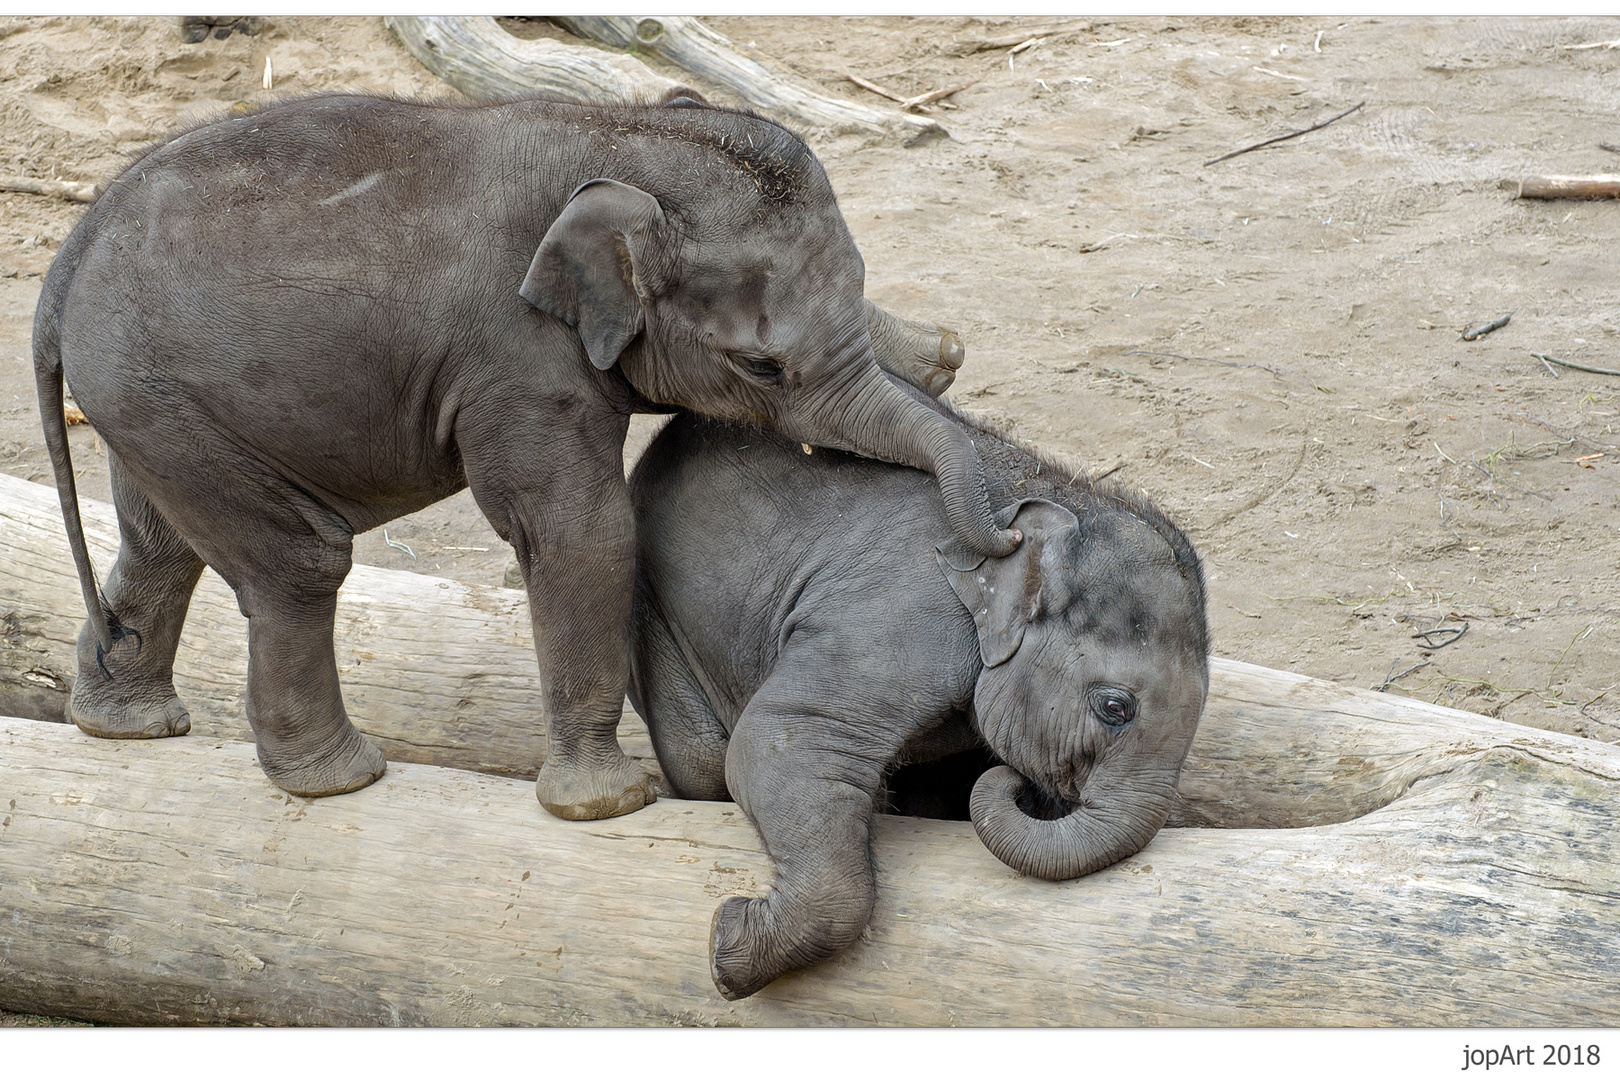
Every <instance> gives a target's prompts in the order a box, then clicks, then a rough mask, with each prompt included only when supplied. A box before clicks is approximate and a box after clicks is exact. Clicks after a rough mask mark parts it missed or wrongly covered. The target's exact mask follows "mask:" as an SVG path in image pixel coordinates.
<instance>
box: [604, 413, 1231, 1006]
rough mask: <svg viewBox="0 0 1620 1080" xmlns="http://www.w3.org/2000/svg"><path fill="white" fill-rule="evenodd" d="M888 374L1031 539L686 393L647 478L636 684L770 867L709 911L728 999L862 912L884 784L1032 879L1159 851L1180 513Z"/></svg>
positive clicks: (1198, 637)
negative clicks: (690, 399)
mask: <svg viewBox="0 0 1620 1080" xmlns="http://www.w3.org/2000/svg"><path fill="white" fill-rule="evenodd" d="M891 389H893V390H894V392H895V393H897V394H901V395H903V396H906V397H908V398H910V399H911V400H912V401H913V403H914V404H916V406H917V407H918V408H923V409H927V410H928V411H929V412H930V413H932V414H933V415H935V416H937V417H939V418H941V419H943V420H945V421H946V422H947V423H948V424H949V425H950V426H951V427H952V428H953V429H954V430H955V431H956V432H957V434H958V436H959V437H960V438H961V439H962V440H964V441H972V442H973V443H976V444H977V447H978V453H979V455H980V457H981V458H982V459H983V460H984V462H985V475H986V477H987V480H988V482H989V492H990V496H991V499H992V501H993V502H995V503H996V504H998V505H1002V506H1003V507H1004V508H1003V509H1002V510H1001V511H1000V513H999V514H998V516H997V524H998V525H1000V526H1002V527H1007V526H1009V525H1012V526H1017V527H1018V528H1019V529H1021V530H1022V531H1023V533H1024V535H1025V537H1026V539H1025V540H1024V542H1023V544H1022V545H1021V546H1020V547H1019V548H1018V549H1017V550H1016V551H1014V552H1012V553H1011V554H1009V555H1006V556H1001V557H997V556H991V557H986V556H984V555H981V554H979V553H977V552H974V551H972V550H970V549H968V548H967V547H965V546H964V545H963V544H962V543H961V542H960V541H959V540H956V539H954V538H953V537H952V535H951V526H950V523H949V522H948V520H947V515H945V514H944V513H943V512H942V511H941V508H940V506H939V500H938V498H937V497H936V495H935V490H934V481H933V480H932V479H930V478H929V477H928V476H926V475H925V474H923V473H920V472H916V471H913V470H909V469H900V468H894V467H891V466H885V465H881V464H877V463H875V462H870V461H861V460H858V459H854V458H850V457H846V456H844V455H841V454H816V455H814V456H812V457H805V456H804V455H803V454H801V453H799V451H798V448H797V447H795V446H792V445H791V444H787V443H784V442H783V441H782V440H781V439H780V438H779V437H777V436H774V435H770V434H767V433H764V432H761V431H759V430H757V429H748V428H744V427H739V426H731V425H726V424H720V423H715V422H712V421H708V420H703V419H700V418H698V417H694V416H691V415H683V416H678V417H676V418H675V420H673V421H672V422H671V423H670V424H669V426H668V427H666V428H665V429H664V431H663V432H662V433H661V434H660V435H659V436H658V438H657V439H655V440H654V441H653V443H652V445H651V446H650V447H649V448H648V449H647V451H646V453H645V454H644V455H643V456H642V458H641V461H640V463H639V464H638V465H637V467H636V470H635V473H634V474H633V475H632V477H631V484H630V486H631V496H632V498H633V500H634V502H635V508H636V522H637V538H638V540H637V577H636V598H635V610H634V616H633V620H632V640H631V644H632V650H633V651H632V656H631V687H630V696H631V700H632V701H633V702H634V704H635V706H636V710H637V712H639V713H640V714H641V715H642V717H644V718H645V719H646V721H647V727H648V730H649V732H650V733H651V735H652V742H653V747H654V749H655V750H656V752H657V754H658V760H659V764H660V765H661V766H662V767H663V770H664V773H665V776H666V777H667V778H668V780H669V782H670V783H671V785H672V786H673V787H674V789H675V791H676V792H677V794H679V795H681V796H682V797H685V798H701V799H724V798H728V797H731V798H735V799H736V800H737V802H738V803H739V804H740V805H741V806H742V808H743V809H744V810H745V811H746V812H747V813H748V815H749V817H750V818H752V819H753V821H754V823H755V824H756V825H757V826H758V828H759V831H760V834H761V836H762V837H763V838H764V841H765V847H766V849H767V850H768V851H769V852H770V854H771V857H772V858H773V859H774V860H775V862H776V866H777V875H778V876H777V881H776V885H775V887H774V888H773V890H772V891H771V894H770V896H769V897H768V898H766V899H753V900H747V899H742V898H738V897H733V898H731V899H728V900H727V901H726V902H725V903H723V904H722V905H721V906H720V907H719V909H718V910H717V911H716V913H715V916H714V925H713V929H712V935H711V936H712V940H711V948H712V974H713V975H714V980H715V984H716V985H717V986H718V987H719V988H720V991H721V993H723V994H725V995H726V996H727V997H729V998H737V997H745V996H747V995H749V994H752V993H754V992H755V991H757V990H759V989H760V988H761V987H763V986H765V985H766V984H767V983H769V982H770V981H771V980H772V979H774V978H776V977H777V976H779V975H781V974H783V973H784V972H787V971H790V970H792V969H794V968H798V967H803V966H805V965H807V964H811V963H815V962H816V961H819V960H823V959H826V958H827V957H828V956H830V955H832V954H833V953H834V952H836V951H837V950H839V949H841V948H843V947H845V946H847V945H848V944H849V943H850V942H852V941H853V940H854V939H855V937H857V936H858V935H859V934H860V932H861V930H862V928H863V927H865V926H866V924H867V921H868V919H869V917H870V915H871V911H872V905H873V902H874V897H875V892H874V876H873V869H872V862H871V854H870V851H869V836H870V830H871V820H872V814H873V812H874V807H875V805H876V804H880V803H882V802H884V801H885V800H887V801H888V803H889V805H890V806H891V807H892V808H894V809H897V810H899V811H901V812H904V813H930V814H934V815H942V812H943V813H946V814H948V813H950V812H951V811H952V810H953V809H954V810H955V812H956V813H957V814H958V815H961V816H967V814H964V813H963V811H970V813H971V817H972V819H973V822H974V826H975V828H976V830H977V831H978V834H979V836H980V838H981V839H982V840H983V841H984V843H985V845H986V846H987V847H989V849H990V850H991V851H992V852H993V853H994V854H995V855H996V856H997V857H998V858H1000V859H1001V860H1002V861H1004V862H1006V863H1007V864H1008V865H1010V866H1012V867H1014V868H1015V869H1018V870H1020V871H1022V872H1024V873H1027V874H1031V875H1035V876H1039V877H1045V878H1051V879H1065V878H1072V877H1077V876H1079V875H1082V874H1087V873H1090V872H1092V871H1094V870H1097V869H1100V868H1102V867H1104V866H1107V865H1109V864H1110V863H1113V862H1116V861H1118V860H1119V859H1122V858H1124V857H1126V856H1128V855H1130V854H1132V853H1134V852H1136V851H1138V850H1139V849H1141V848H1142V847H1143V846H1144V845H1145V844H1146V843H1147V842H1148V841H1149V840H1151V839H1152V837H1153V835H1154V833H1155V832H1157V831H1158V829H1159V828H1160V827H1161V826H1162V825H1163V824H1164V823H1165V820H1166V818H1167V817H1168V815H1169V814H1170V812H1171V809H1172V807H1173V806H1174V805H1175V801H1176V785H1177V781H1178V778H1179V774H1180V770H1181V765H1182V762H1183V760H1184V759H1185V757H1186V755H1187V750H1188V747H1189V746H1190V745H1191V743H1192V739H1193V734H1194V732H1195V730H1196V728H1197V724H1198V717H1199V713H1200V711H1201V710H1202V708H1203V704H1204V699H1205V696H1206V694H1207V692H1208V688H1209V669H1208V648H1209V644H1208V632H1207V628H1206V623H1205V614H1204V584H1203V572H1202V569H1201V567H1200V564H1199V560H1198V556H1197V555H1196V553H1195V552H1194V551H1193V549H1192V546H1191V545H1190V544H1189V543H1188V542H1187V540H1186V538H1185V537H1184V536H1183V535H1182V533H1181V532H1180V531H1179V530H1178V529H1177V528H1176V527H1175V526H1174V525H1173V524H1171V523H1170V521H1169V520H1168V519H1166V518H1165V516H1164V515H1163V514H1162V513H1160V512H1159V511H1158V510H1157V509H1155V508H1154V507H1153V506H1152V505H1151V504H1149V503H1148V502H1147V501H1146V500H1145V499H1143V498H1142V497H1141V496H1139V495H1136V494H1134V493H1131V492H1128V491H1126V490H1124V489H1121V488H1117V487H1114V486H1111V485H1110V486H1097V485H1094V484H1092V483H1091V482H1090V481H1089V480H1087V479H1086V478H1085V477H1084V476H1076V475H1074V474H1073V473H1071V472H1070V471H1068V470H1067V469H1064V468H1063V467H1061V466H1059V465H1057V464H1055V463H1054V462H1052V461H1049V460H1046V459H1043V458H1040V457H1037V456H1035V455H1033V454H1031V453H1029V452H1028V451H1025V450H1023V449H1021V448H1019V447H1017V446H1014V445H1013V444H1012V443H1011V442H1009V441H1007V440H1005V439H1002V438H1000V437H998V436H997V435H996V434H995V433H994V432H992V431H989V430H987V429H985V428H982V427H980V426H979V425H977V424H974V423H973V422H972V421H970V420H968V419H966V418H964V417H962V416H960V415H958V414H956V413H954V412H953V411H951V410H950V409H948V408H946V407H945V406H942V405H940V404H939V403H937V402H933V401H929V400H927V399H925V398H923V397H922V395H921V394H918V393H916V392H914V391H911V390H910V389H909V388H905V389H902V388H900V387H898V386H895V387H891ZM981 774H982V775H981ZM975 778H977V784H974V779H975ZM953 785H954V788H953ZM970 786H971V788H972V791H971V799H969V797H968V789H969V787H970Z"/></svg>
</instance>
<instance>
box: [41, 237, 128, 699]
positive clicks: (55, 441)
mask: <svg viewBox="0 0 1620 1080" xmlns="http://www.w3.org/2000/svg"><path fill="white" fill-rule="evenodd" d="M84 236H85V230H82V229H76V230H74V232H73V234H72V235H71V236H69V237H68V240H67V242H66V243H64V244H63V245H62V249H61V250H60V251H58V252H57V256H56V259H55V260H54V261H53V262H52V264H51V269H50V272H49V273H47V274H46V275H45V283H44V287H43V288H42V289H41V290H40V294H39V305H38V306H37V307H36V308H35V309H34V386H35V388H36V389H37V391H38V394H39V419H40V425H41V427H43V428H44V431H45V447H46V449H47V451H49V453H50V455H51V468H52V470H53V471H54V472H55V473H56V494H57V497H58V498H59V499H60V500H61V502H62V521H63V523H64V524H65V525H66V526H67V534H68V547H69V548H70V549H71V550H72V552H73V565H74V566H76V567H77V568H78V571H79V587H80V588H81V589H82V590H83V591H84V606H85V610H86V611H88V612H89V613H90V625H91V626H92V627H94V628H95V633H96V661H97V663H99V664H100V665H101V669H102V671H103V672H106V670H107V667H106V659H105V657H106V653H107V651H108V650H109V649H111V648H112V646H113V642H115V641H117V640H118V639H120V638H122V637H124V636H125V634H126V633H127V631H126V630H125V628H124V627H123V626H122V625H121V624H120V623H119V621H118V616H117V615H115V614H114V613H113V612H112V610H111V608H110V607H109V606H108V604H107V598H106V596H105V595H104V594H103V593H102V591H101V588H100V586H99V585H98V584H97V583H96V569H95V567H94V566H92V565H91V564H90V549H89V547H88V546H87V545H86V544H85V542H84V522H83V521H82V520H81V519H80V517H79V490H78V485H77V484H76V483H75V482H74V479H73V454H72V451H71V449H70V448H69V446H68V437H67V416H66V415H65V414H64V412H63V407H62V386H63V381H64V380H63V374H62V318H61V315H62V306H63V301H64V300H65V299H66V294H67V291H68V288H69V286H70V285H71V284H72V282H73V269H74V266H75V264H76V263H77V261H78V259H77V255H78V253H79V252H78V250H77V249H79V248H81V247H82V246H83V243H84ZM109 677H110V673H109Z"/></svg>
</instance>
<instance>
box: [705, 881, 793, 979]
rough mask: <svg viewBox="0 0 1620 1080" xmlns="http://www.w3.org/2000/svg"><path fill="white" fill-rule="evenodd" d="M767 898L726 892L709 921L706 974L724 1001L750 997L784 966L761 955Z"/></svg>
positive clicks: (782, 970) (784, 969)
mask: <svg viewBox="0 0 1620 1080" xmlns="http://www.w3.org/2000/svg"><path fill="white" fill-rule="evenodd" d="M766 916H767V901H765V900H758V899H754V900H751V899H748V898H747V897H743V896H729V897H727V898H726V899H725V900H724V901H723V902H722V903H721V904H720V906H719V907H717V908H715V909H714V918H713V919H711V920H710V921H709V976H710V977H711V978H712V979H714V986H715V989H717V990H719V991H720V996H721V997H723V998H725V999H726V1000H727V1001H738V1000H740V999H742V998H745V997H751V996H753V995H754V994H757V993H759V992H760V991H761V990H763V989H765V987H767V986H769V985H770V983H771V981H772V980H773V979H775V978H776V977H777V976H778V975H781V974H783V973H784V972H785V971H786V970H787V968H785V967H771V966H769V965H767V964H765V963H764V962H763V958H762V957H761V956H760V952H761V949H760V942H761V941H762V940H763V939H764V932H763V929H762V928H761V927H759V926H758V925H756V924H757V923H759V922H761V921H763V919H764V918H766Z"/></svg>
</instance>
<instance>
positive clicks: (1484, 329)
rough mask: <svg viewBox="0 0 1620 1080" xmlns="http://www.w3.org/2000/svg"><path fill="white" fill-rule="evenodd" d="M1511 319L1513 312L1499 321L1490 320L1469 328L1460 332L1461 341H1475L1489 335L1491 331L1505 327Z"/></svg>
mask: <svg viewBox="0 0 1620 1080" xmlns="http://www.w3.org/2000/svg"><path fill="white" fill-rule="evenodd" d="M1512 318H1513V312H1511V311H1510V312H1508V313H1507V314H1506V315H1503V316H1502V317H1501V318H1500V319H1492V320H1491V321H1490V322H1488V323H1481V324H1480V325H1479V326H1470V327H1469V328H1468V329H1467V330H1464V331H1463V332H1462V339H1463V340H1464V341H1476V340H1478V339H1479V338H1482V337H1484V336H1485V335H1486V334H1488V333H1490V332H1491V331H1492V330H1500V329H1502V327H1504V326H1506V325H1507V324H1508V322H1509V321H1510V320H1511V319H1512Z"/></svg>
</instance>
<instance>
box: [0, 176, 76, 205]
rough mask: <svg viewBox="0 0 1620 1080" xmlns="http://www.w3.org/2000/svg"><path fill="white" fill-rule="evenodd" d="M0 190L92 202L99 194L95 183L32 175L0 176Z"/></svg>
mask: <svg viewBox="0 0 1620 1080" xmlns="http://www.w3.org/2000/svg"><path fill="white" fill-rule="evenodd" d="M0 191H20V192H23V193H25V194H28V195H50V196H54V197H55V198H58V199H66V200H67V201H68V202H82V203H92V202H95V201H96V197H97V196H99V195H100V194H101V188H100V186H99V185H97V184H85V183H81V182H80V181H78V180H38V179H35V178H34V177H32V176H0Z"/></svg>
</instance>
